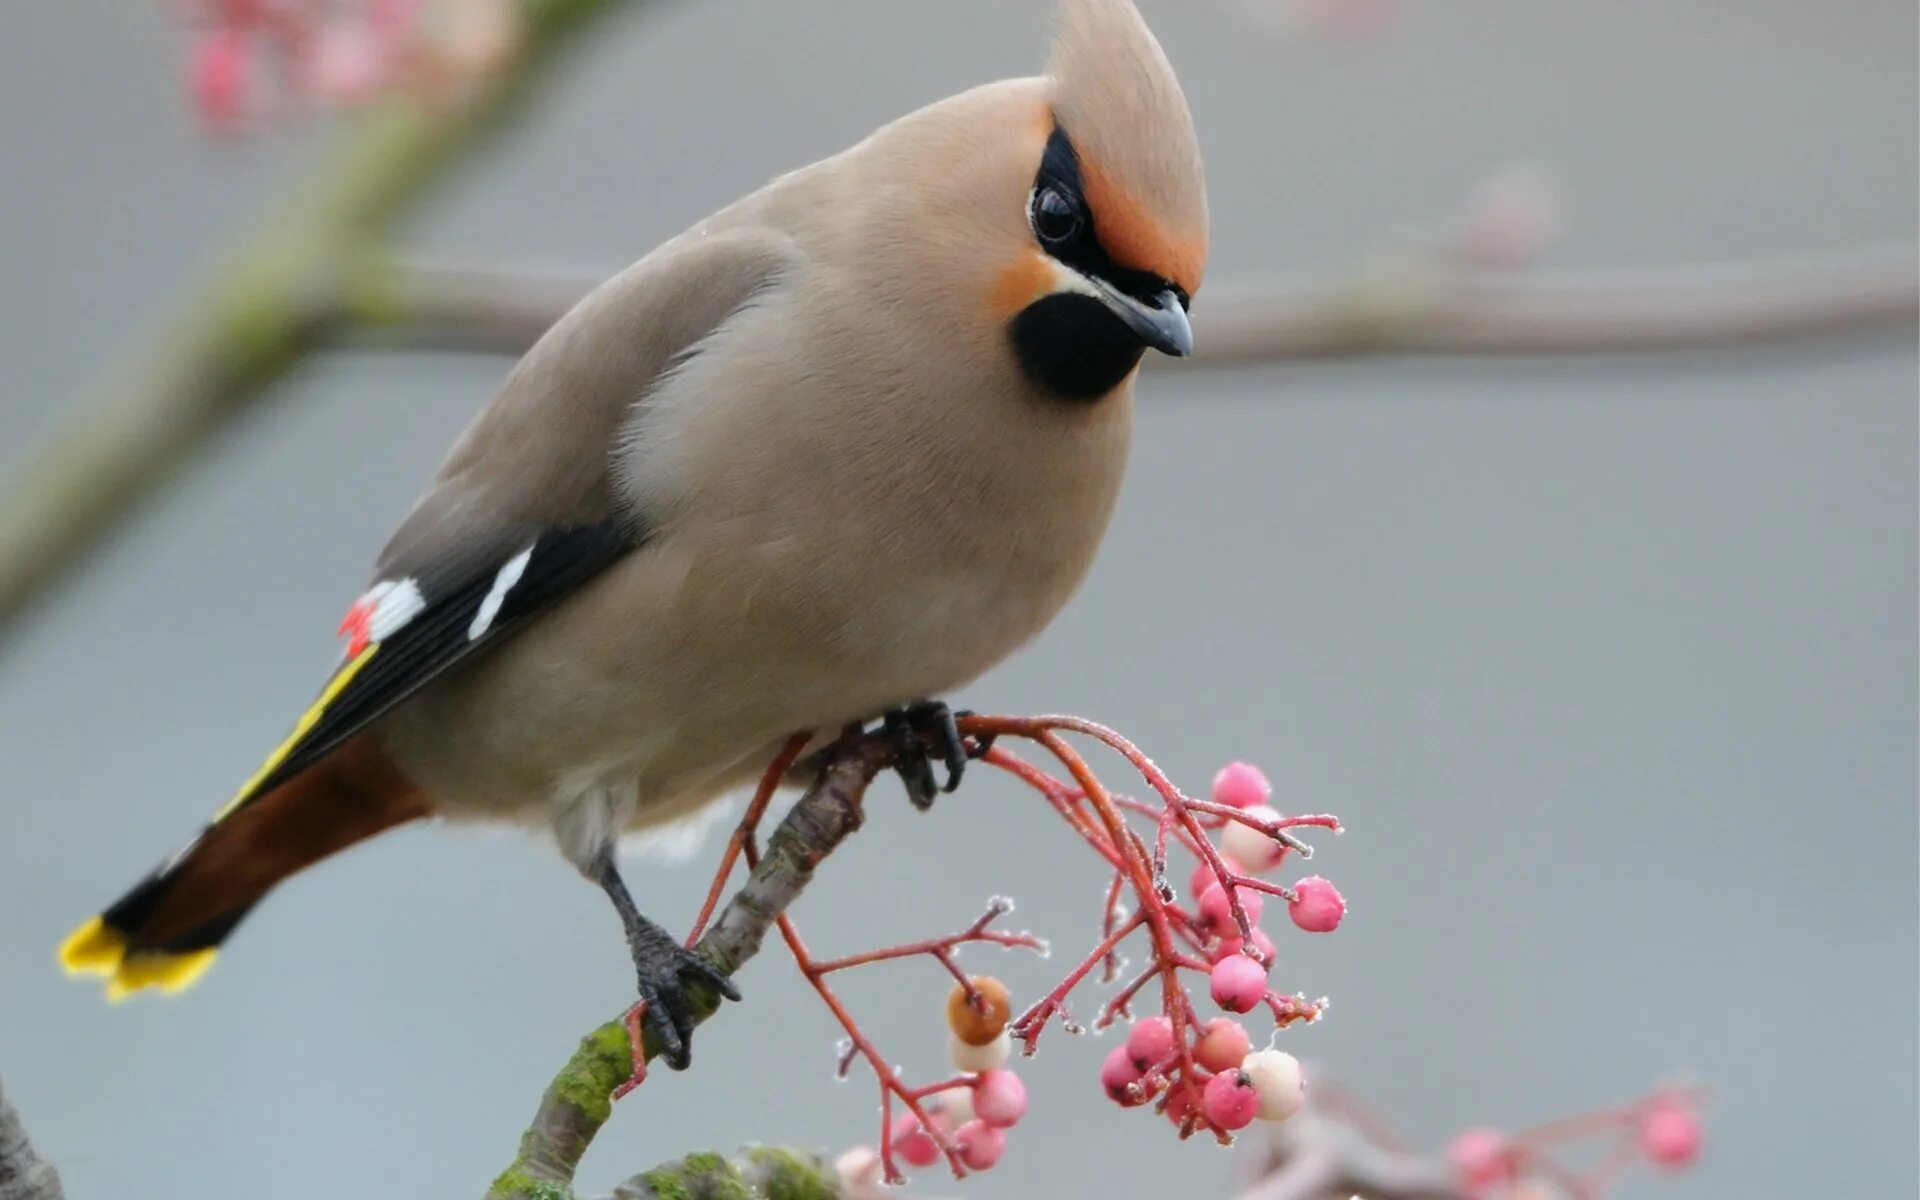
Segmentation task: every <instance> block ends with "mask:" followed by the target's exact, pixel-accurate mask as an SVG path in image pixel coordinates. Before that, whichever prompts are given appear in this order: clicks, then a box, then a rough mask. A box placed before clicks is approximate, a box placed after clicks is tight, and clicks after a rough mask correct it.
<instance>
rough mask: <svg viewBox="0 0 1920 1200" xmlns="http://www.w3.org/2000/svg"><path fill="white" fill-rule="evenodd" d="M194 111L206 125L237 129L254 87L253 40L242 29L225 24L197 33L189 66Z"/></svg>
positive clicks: (223, 130)
mask: <svg viewBox="0 0 1920 1200" xmlns="http://www.w3.org/2000/svg"><path fill="white" fill-rule="evenodd" d="M187 85H188V90H189V91H190V93H191V94H192V97H193V107H194V111H195V112H197V113H198V114H199V115H200V120H201V121H202V122H204V123H205V124H206V125H207V127H208V128H210V129H213V130H215V131H216V132H221V133H230V132H233V131H234V130H236V129H237V128H238V127H239V125H240V122H241V120H242V119H243V118H244V117H245V116H246V107H247V101H248V100H249V98H250V93H251V91H252V86H253V41H252V39H251V38H250V37H249V36H248V35H247V34H246V32H245V31H244V30H241V29H237V28H232V27H226V28H220V29H213V30H209V31H208V32H206V33H204V34H202V35H200V37H199V39H198V41H197V42H196V43H195V45H194V48H193V57H192V60H191V63H190V65H189V67H188V74H187Z"/></svg>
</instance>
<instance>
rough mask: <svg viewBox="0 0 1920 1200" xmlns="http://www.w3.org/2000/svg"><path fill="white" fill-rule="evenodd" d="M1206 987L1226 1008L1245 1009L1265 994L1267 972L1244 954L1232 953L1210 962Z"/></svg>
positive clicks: (1236, 1010) (1231, 1010)
mask: <svg viewBox="0 0 1920 1200" xmlns="http://www.w3.org/2000/svg"><path fill="white" fill-rule="evenodd" d="M1209 991H1210V992H1211V993H1212V995H1213V1002H1214V1003H1215V1004H1218V1005H1219V1006H1220V1007H1221V1008H1224V1009H1226V1010H1227V1011H1228V1012H1235V1013H1243V1012H1249V1011H1251V1010H1252V1009H1253V1008H1254V1007H1255V1006H1257V1005H1258V1004H1259V1003H1260V1001H1261V1000H1263V999H1265V998H1266V994H1267V973H1266V972H1265V971H1263V970H1261V969H1260V964H1259V963H1257V962H1254V961H1253V960H1252V959H1250V958H1248V957H1247V956H1246V955H1244V954H1235V955H1232V956H1231V957H1228V958H1223V959H1221V960H1220V961H1219V962H1217V963H1215V964H1213V972H1212V975H1211V976H1210V982H1209Z"/></svg>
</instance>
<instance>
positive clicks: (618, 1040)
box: [487, 731, 893, 1200]
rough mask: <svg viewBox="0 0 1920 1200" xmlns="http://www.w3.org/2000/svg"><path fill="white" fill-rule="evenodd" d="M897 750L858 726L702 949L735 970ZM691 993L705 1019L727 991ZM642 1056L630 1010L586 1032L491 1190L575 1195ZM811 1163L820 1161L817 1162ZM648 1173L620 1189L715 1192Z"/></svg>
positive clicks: (646, 1051) (846, 828) (521, 1199)
mask: <svg viewBox="0 0 1920 1200" xmlns="http://www.w3.org/2000/svg"><path fill="white" fill-rule="evenodd" d="M892 757H893V751H892V748H891V745H890V743H889V742H888V741H887V739H886V738H885V737H883V736H881V735H879V734H874V735H871V736H858V735H857V731H856V734H855V736H853V737H851V738H849V739H847V740H843V741H842V742H841V743H839V745H838V746H837V747H836V748H835V749H833V750H832V751H830V752H829V754H828V756H827V757H826V759H825V762H824V765H823V766H822V767H821V769H820V772H819V774H818V775H817V776H816V777H815V778H814V781H813V784H812V786H811V787H809V788H808V789H807V791H806V794H805V795H803V796H802V797H801V798H800V800H799V802H798V803H796V804H795V805H794V806H793V809H792V811H790V812H789V813H788V814H787V816H786V819H785V820H783V821H782V822H780V826H779V828H778V829H776V830H774V833H773V836H772V837H771V838H769V839H768V840H767V847H766V851H765V856H764V857H763V858H761V860H760V862H759V864H758V865H757V866H755V867H754V869H753V871H752V872H751V873H750V874H749V875H748V877H747V881H746V883H745V884H743V885H742V886H741V888H740V890H739V891H738V892H736V893H734V895H733V897H732V898H731V899H730V900H728V901H727V904H726V907H725V908H723V909H721V910H720V916H719V917H718V918H717V919H716V920H715V921H714V923H713V926H712V928H711V929H709V930H708V931H707V934H706V936H704V937H702V938H701V939H700V941H699V943H698V944H697V945H696V946H695V950H696V952H698V953H699V954H701V955H702V956H704V957H705V958H706V959H708V960H709V961H710V962H712V963H714V964H715V965H716V966H718V967H719V968H720V969H721V970H722V971H724V972H726V973H727V974H728V975H732V974H733V973H734V972H735V971H737V970H739V969H740V967H741V966H742V965H743V964H744V963H746V961H747V960H748V959H750V958H752V957H753V956H754V955H755V954H756V953H757V952H758V951H759V949H760V943H761V941H762V940H763V939H765V937H766V935H767V931H768V930H769V929H771V928H772V927H773V924H774V922H775V921H776V920H777V919H778V918H779V917H780V916H781V914H782V913H784V912H785V911H786V910H787V908H788V906H790V905H791V904H792V903H793V902H794V901H795V900H797V899H798V898H799V896H800V893H801V891H802V890H803V889H804V888H805V887H806V886H807V884H808V883H809V882H810V881H811V880H812V879H813V871H814V868H815V867H817V866H818V865H819V864H820V862H821V860H822V859H824V858H826V856H827V855H829V854H831V853H832V852H833V850H834V848H835V847H837V846H838V845H839V844H840V843H841V842H842V841H844V840H845V839H846V837H847V835H848V834H850V833H852V832H853V831H854V830H855V829H858V828H859V827H860V821H861V809H860V803H861V799H862V797H863V796H864V795H865V794H866V789H867V785H868V784H869V783H871V782H872V781H873V777H874V776H875V775H876V774H878V773H879V772H880V771H881V770H882V769H884V768H885V767H886V766H887V765H888V764H889V763H890V762H891V761H892ZM688 995H689V999H690V1000H691V1002H692V1006H693V1011H694V1015H695V1020H696V1021H698V1022H704V1021H705V1020H706V1019H707V1018H708V1017H709V1016H711V1015H713V1011H714V1009H715V1008H716V1007H718V1004H719V997H718V996H717V995H715V994H714V993H713V992H712V991H711V990H710V989H707V988H703V987H698V986H694V985H691V984H690V985H689V991H688ZM657 1053H658V1047H657V1046H656V1045H655V1044H654V1039H653V1038H652V1037H651V1036H648V1037H647V1039H646V1042H645V1045H644V1047H643V1049H642V1054H641V1056H640V1061H641V1062H644V1061H648V1060H651V1059H652V1058H653V1057H654V1055H655V1054H657ZM637 1065H638V1063H636V1061H635V1056H634V1054H633V1051H632V1043H631V1041H630V1040H629V1038H628V1034H627V1026H626V1019H625V1017H624V1016H622V1017H616V1018H614V1019H613V1020H611V1021H608V1022H607V1023H606V1024H604V1025H602V1026H600V1027H599V1028H598V1029H595V1030H594V1031H593V1032H592V1033H589V1034H588V1035H587V1036H586V1037H585V1038H584V1039H582V1040H581V1042H580V1046H579V1048H578V1049H577V1050H575V1051H574V1054H573V1057H572V1058H570V1059H568V1060H567V1063H566V1065H565V1066H563V1067H562V1068H561V1069H560V1072H559V1074H557V1075H555V1076H554V1077H553V1082H552V1083H550V1084H548V1085H547V1090H546V1094H545V1095H543V1096H542V1097H541V1098H540V1107H539V1109H538V1110H537V1111H536V1112H535V1113H534V1117H533V1122H532V1124H530V1125H529V1126H528V1127H527V1131H526V1133H525V1134H523V1135H522V1136H521V1139H520V1151H519V1154H518V1155H517V1156H516V1157H515V1158H514V1161H513V1164H512V1165H511V1166H509V1167H508V1168H507V1169H506V1170H505V1171H503V1172H501V1174H500V1176H499V1178H497V1179H495V1180H494V1181H493V1186H492V1188H490V1189H489V1190H488V1192H487V1198H488V1200H567V1198H568V1197H570V1196H571V1195H572V1191H571V1188H572V1186H573V1175H574V1171H575V1170H576V1169H577V1168H578V1167H579V1165H580V1158H581V1156H582V1155H583V1154H585V1153H586V1151H587V1147H588V1146H589V1145H590V1144H591V1143H592V1141H593V1138H594V1135H595V1134H597V1133H598V1132H599V1131H600V1127H601V1126H602V1125H604V1124H606V1122H607V1119H608V1118H609V1117H610V1116H612V1115H613V1101H612V1099H611V1097H612V1095H613V1092H614V1089H616V1088H618V1087H620V1086H621V1085H622V1084H623V1083H625V1082H627V1080H628V1077H629V1076H630V1075H632V1074H633V1073H634V1072H635V1069H636V1067H637ZM750 1157H751V1155H750ZM762 1157H766V1156H765V1155H763V1156H762ZM780 1157H781V1158H782V1159H783V1160H784V1161H786V1162H787V1163H788V1164H789V1165H791V1166H792V1167H793V1169H794V1170H796V1171H797V1170H800V1169H801V1167H802V1166H804V1165H805V1164H810V1163H812V1160H811V1159H806V1158H803V1157H797V1156H794V1155H791V1154H785V1155H781V1156H780ZM687 1162H689V1163H696V1165H699V1166H701V1167H702V1169H706V1168H714V1167H716V1165H717V1164H718V1159H717V1156H704V1155H703V1156H697V1157H696V1158H695V1159H689V1160H687ZM663 1169H666V1168H663ZM808 1169H810V1170H816V1171H817V1164H814V1165H813V1166H812V1167H810V1168H808ZM650 1175H651V1173H649V1175H642V1176H636V1177H635V1180H634V1181H629V1183H628V1184H626V1185H623V1189H625V1190H622V1191H618V1192H616V1193H615V1195H616V1197H619V1198H620V1200H630V1198H631V1200H638V1198H639V1197H646V1196H654V1195H660V1196H666V1195H674V1196H679V1195H682V1194H690V1195H696V1196H698V1195H706V1194H707V1193H706V1192H701V1191H692V1192H687V1193H681V1192H668V1191H666V1190H664V1189H662V1190H656V1191H646V1190H640V1188H639V1187H638V1182H640V1181H645V1180H647V1179H648V1178H649V1177H650ZM655 1182H658V1180H656V1181H655ZM714 1194H716V1195H728V1194H738V1193H737V1192H735V1193H726V1192H718V1191H717V1192H715V1193H714ZM777 1194H779V1193H773V1192H769V1195H777ZM793 1194H794V1195H796V1196H804V1195H817V1194H818V1193H808V1192H804V1191H796V1192H794V1193H793ZM829 1194H831V1193H829Z"/></svg>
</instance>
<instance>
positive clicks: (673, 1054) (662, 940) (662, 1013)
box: [628, 917, 740, 1071]
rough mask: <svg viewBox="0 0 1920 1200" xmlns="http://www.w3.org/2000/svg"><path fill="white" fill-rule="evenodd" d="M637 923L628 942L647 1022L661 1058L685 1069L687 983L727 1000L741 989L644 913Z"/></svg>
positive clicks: (689, 1018) (688, 1057)
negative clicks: (717, 994) (635, 929)
mask: <svg viewBox="0 0 1920 1200" xmlns="http://www.w3.org/2000/svg"><path fill="white" fill-rule="evenodd" d="M640 922H641V923H640V925H639V927H638V930H637V933H636V934H634V935H630V936H629V938H628V942H629V944H630V945H631V946H632V947H633V966H634V971H635V973H636V974H637V976H638V978H639V981H640V1003H641V1004H642V1005H645V1006H646V1012H645V1017H646V1024H647V1025H648V1026H649V1027H651V1028H652V1030H653V1034H654V1036H655V1037H656V1038H658V1039H659V1043H660V1057H661V1058H663V1059H665V1060H666V1062H667V1065H668V1066H669V1067H672V1068H673V1069H674V1070H676V1071H684V1070H686V1069H687V1065H688V1064H689V1063H691V1062H692V1061H693V1026H694V1021H695V1017H694V1014H693V1005H692V1001H691V999H690V998H689V996H688V995H687V985H688V983H692V984H694V985H696V986H705V987H709V988H712V989H713V990H714V991H715V992H718V993H719V994H720V995H721V996H724V997H725V998H726V999H728V1000H738V999H740V989H739V988H737V987H735V986H734V984H733V980H731V979H728V978H727V977H726V976H725V975H723V974H721V973H720V970H719V968H717V967H715V966H714V965H713V964H712V963H710V962H708V961H707V960H706V959H704V958H702V957H700V956H699V955H698V954H695V953H694V952H693V951H691V950H689V949H687V948H686V947H684V946H682V945H681V944H680V943H679V942H677V941H675V940H674V938H673V935H671V934H669V933H668V932H667V931H666V930H664V929H662V928H660V927H659V926H658V925H655V924H654V923H653V922H652V921H649V920H647V919H646V918H645V917H642V918H640ZM637 1007H638V1006H636V1008H637Z"/></svg>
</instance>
